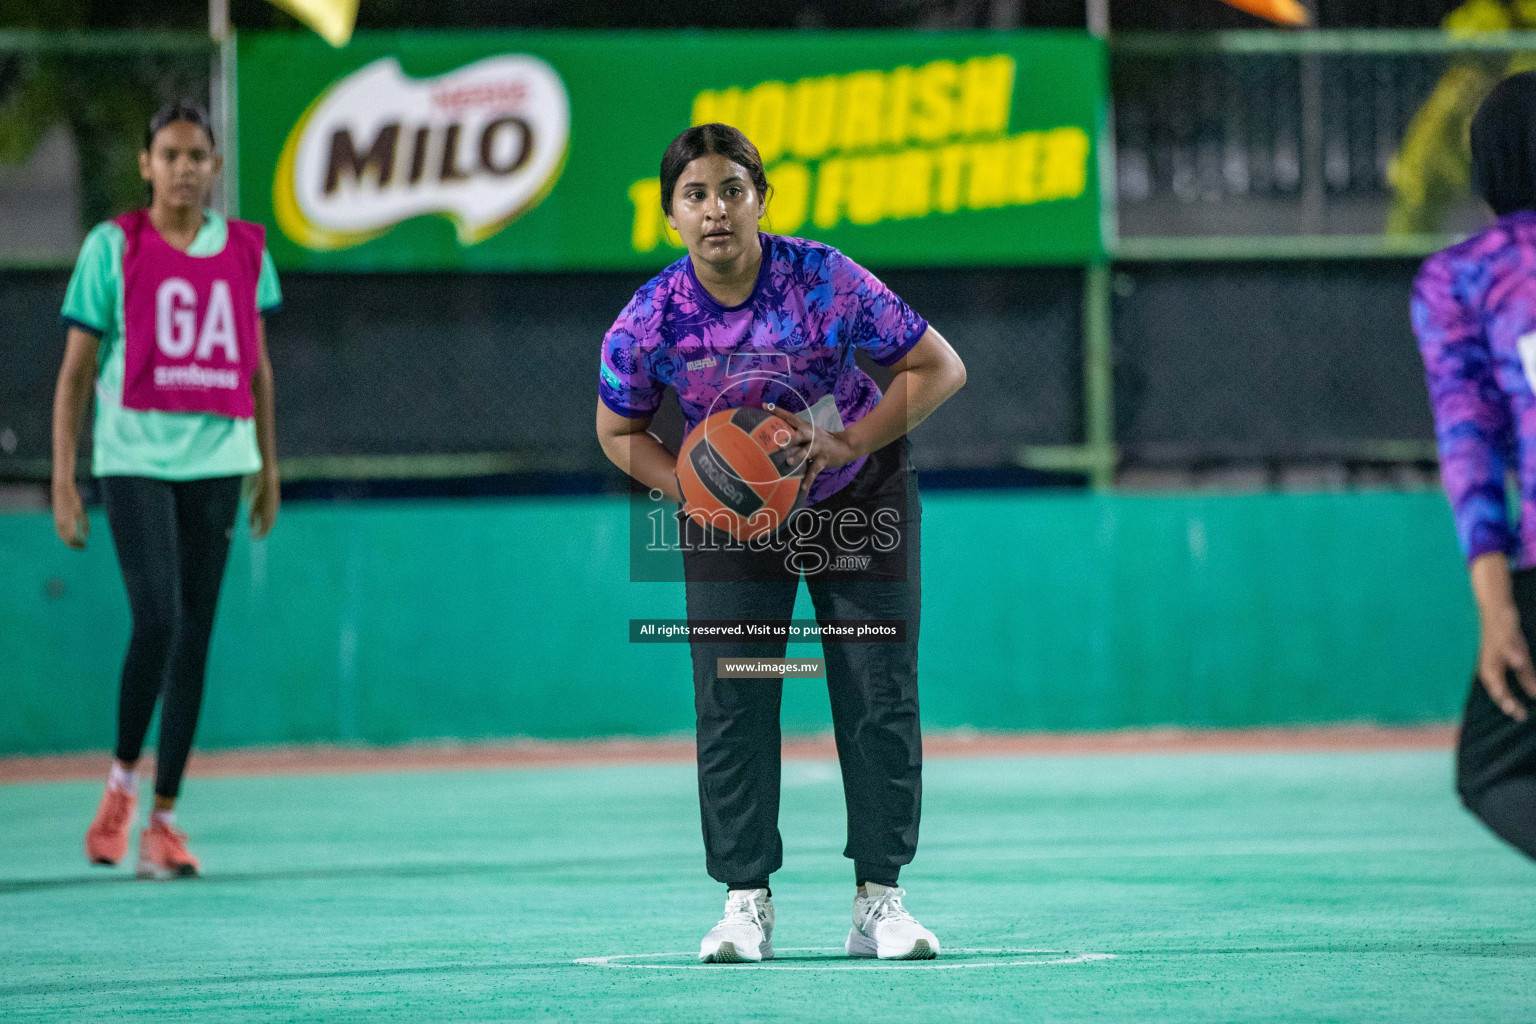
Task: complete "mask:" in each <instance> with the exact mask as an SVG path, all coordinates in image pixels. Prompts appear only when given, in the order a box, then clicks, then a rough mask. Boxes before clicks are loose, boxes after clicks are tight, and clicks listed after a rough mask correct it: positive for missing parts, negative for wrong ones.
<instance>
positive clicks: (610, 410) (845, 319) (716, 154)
mask: <svg viewBox="0 0 1536 1024" xmlns="http://www.w3.org/2000/svg"><path fill="white" fill-rule="evenodd" d="M768 195H769V185H768V180H767V177H766V175H765V173H764V171H763V164H762V159H761V158H760V157H759V155H758V152H757V149H756V147H754V146H753V145H752V143H751V142H750V141H749V140H748V139H747V138H746V136H744V135H742V133H741V132H739V131H737V130H736V129H734V128H731V127H728V126H726V125H722V124H706V125H700V126H696V127H694V128H690V129H688V130H687V131H685V132H683V133H682V134H681V135H679V136H678V137H677V138H676V139H674V140H673V141H672V143H671V145H669V146H668V147H667V150H666V153H665V154H664V155H663V157H662V160H661V202H662V207H663V209H664V211H665V212H666V214H667V218H668V222H669V223H670V224H671V225H672V227H673V228H674V229H675V230H676V231H677V232H678V234H679V236H680V237H681V238H682V240H683V243H684V245H686V246H687V249H688V254H687V255H686V256H685V257H683V258H682V259H680V260H678V261H677V262H676V263H673V264H672V265H671V266H669V267H667V268H666V269H665V270H663V271H662V272H661V273H660V274H658V275H657V276H656V277H655V278H653V279H652V280H651V281H650V282H649V283H647V284H646V285H645V286H644V287H643V288H641V289H640V290H639V291H638V292H636V293H635V296H634V298H633V299H632V300H631V301H630V303H629V305H628V306H626V307H625V309H624V311H623V312H622V313H621V314H620V315H619V318H618V320H617V321H616V322H615V323H614V325H613V327H612V329H610V330H609V332H608V335H607V337H606V338H605V339H604V342H603V351H602V361H601V375H600V381H599V387H598V395H599V401H598V404H597V433H598V439H599V441H600V442H601V443H602V446H603V450H604V451H605V452H606V453H607V455H608V457H609V458H610V459H611V460H612V461H613V462H614V463H615V464H616V465H617V466H618V467H619V468H620V469H622V470H624V471H625V472H626V473H628V474H629V475H630V476H632V477H634V478H635V479H636V480H638V481H639V482H640V483H642V484H644V485H645V486H647V487H650V488H653V489H655V490H659V491H661V492H663V493H665V494H667V495H669V496H671V497H672V498H673V499H675V500H678V501H682V500H683V497H682V494H681V493H680V488H679V484H678V482H677V477H676V465H677V463H676V458H675V457H674V456H673V455H672V454H671V453H670V452H669V451H668V450H667V449H666V448H665V447H663V446H662V445H661V443H660V442H659V441H657V440H656V439H655V438H654V437H653V436H651V435H650V434H649V433H647V427H648V426H649V425H650V422H651V417H652V415H653V414H654V413H655V412H656V410H657V408H658V407H659V406H660V404H661V398H662V393H663V390H664V389H665V388H667V387H671V388H673V389H674V390H675V392H676V393H677V396H678V399H679V401H680V403H681V405H682V408H683V412H684V415H685V418H686V420H687V423H688V426H689V428H690V429H691V428H692V427H693V426H694V425H696V424H697V423H699V422H700V421H702V420H703V419H705V417H706V416H707V415H709V414H710V413H711V412H716V411H719V410H720V409H729V408H737V407H756V408H762V409H766V410H768V411H770V412H772V413H773V414H774V415H777V416H779V417H780V418H781V419H782V420H783V421H784V424H785V428H786V429H785V431H784V434H785V437H786V438H787V439H788V445H787V449H786V450H787V451H788V452H789V453H790V454H791V455H792V456H793V457H794V458H795V459H796V460H798V461H799V462H800V463H801V464H803V466H804V479H803V483H802V485H801V491H800V494H801V501H802V503H803V504H804V505H806V506H808V507H806V508H804V509H801V510H800V511H798V512H796V513H794V516H800V517H807V516H811V517H815V516H820V519H816V518H812V519H809V520H802V521H803V522H810V523H811V524H812V525H813V526H815V525H816V524H818V523H820V524H822V526H820V527H818V529H819V530H820V532H821V537H820V543H821V545H822V548H823V550H825V549H826V545H828V544H833V543H834V542H835V535H836V533H837V531H835V530H832V529H829V528H826V524H827V523H828V521H829V520H831V521H837V522H840V521H843V520H841V519H839V518H838V517H839V515H840V514H844V513H846V514H847V516H849V517H852V518H858V519H860V520H861V521H864V522H868V521H869V519H870V518H871V517H872V515H873V513H874V512H876V511H878V510H881V509H884V510H887V512H886V515H887V517H888V520H889V521H891V522H894V523H895V524H896V526H895V534H896V539H897V543H896V544H895V545H869V546H864V545H862V544H860V545H858V546H859V547H860V548H861V549H862V550H863V551H864V552H865V553H866V554H869V555H870V557H869V558H868V559H862V560H860V561H859V562H858V563H857V564H858V565H860V567H859V568H856V569H851V570H844V571H822V572H814V573H813V572H812V571H811V570H809V569H806V568H805V562H804V560H800V561H797V560H794V559H791V558H788V557H786V554H785V552H784V551H783V550H782V548H781V547H779V546H776V545H774V544H762V545H760V544H755V543H754V544H752V545H745V546H744V545H730V544H723V545H722V544H717V543H713V542H712V541H714V540H717V539H718V538H712V537H710V536H709V534H710V533H711V531H710V530H709V529H708V528H706V527H702V526H700V525H698V524H697V523H695V522H694V521H693V520H692V519H691V518H688V517H686V516H684V517H681V518H680V522H681V524H682V530H683V544H682V546H683V564H684V576H685V580H686V590H687V605H688V618H689V620H690V621H702V620H736V621H740V620H773V621H783V620H787V619H789V618H790V617H791V615H792V614H793V609H794V603H795V594H796V591H797V589H798V587H799V582H800V578H801V575H802V571H803V573H804V575H805V578H806V582H807V584H808V586H809V588H810V592H811V597H812V600H813V603H814V605H815V608H816V616H817V619H818V620H820V621H822V622H827V621H829V620H873V619H879V620H897V621H901V622H903V623H904V625H905V636H904V637H903V638H902V640H901V642H898V643H846V642H832V641H824V642H823V650H824V653H825V656H826V669H827V687H828V691H829V693H830V696H831V701H832V720H833V729H834V733H835V736H836V741H837V751H838V759H839V761H840V762H841V766H842V775H843V786H844V791H845V797H846V800H847V807H848V842H847V846H846V848H845V850H844V854H845V855H846V856H847V857H849V858H851V859H852V860H853V862H854V873H855V883H856V884H857V886H858V891H857V895H856V897H855V899H854V906H853V927H852V929H851V930H850V931H849V933H848V939H847V942H846V948H847V950H848V952H849V954H850V955H854V956H879V957H882V958H910V959H926V958H930V957H933V956H936V955H937V954H938V952H939V942H938V939H937V938H936V937H935V936H934V935H933V933H932V932H930V931H929V930H928V929H926V928H924V927H922V925H920V924H919V923H918V922H917V921H916V920H915V919H914V918H913V917H912V915H911V914H910V913H908V912H907V910H906V909H905V908H904V907H903V906H902V897H903V895H904V892H903V890H902V889H899V888H897V874H898V872H899V871H900V869H901V866H902V865H904V864H907V863H909V862H910V861H911V860H912V856H913V853H914V851H915V849H916V846H917V834H918V816H919V809H920V806H921V795H922V785H921V780H922V742H921V736H920V729H919V722H918V695H917V634H918V618H919V614H918V613H919V604H920V600H919V598H920V574H919V554H918V553H919V536H918V535H919V524H920V508H919V504H918V495H917V483H916V472H915V471H914V470H913V469H912V467H911V465H910V463H909V461H908V442H907V437H906V434H907V432H908V431H909V430H911V429H912V428H913V427H914V426H916V425H917V424H919V423H921V422H922V421H923V420H924V419H925V418H927V416H928V415H929V414H930V413H932V412H933V411H934V410H935V409H937V408H938V407H939V406H940V405H941V404H943V403H944V401H945V400H946V399H948V398H949V396H951V395H952V394H954V393H955V391H957V390H958V389H959V388H960V386H961V385H962V384H964V382H965V367H964V365H963V364H962V363H961V361H960V358H959V356H957V355H956V354H955V351H954V350H953V349H952V348H951V347H950V346H949V344H948V343H947V342H946V341H945V340H944V338H943V337H941V336H940V335H939V333H938V332H937V331H935V330H934V329H933V328H932V327H930V326H929V325H928V323H927V322H926V321H925V320H923V318H922V317H920V316H918V315H917V314H916V313H914V312H913V311H912V310H911V309H909V308H908V307H907V305H906V304H905V303H904V302H902V301H901V299H900V298H898V297H897V296H896V295H894V294H893V293H892V292H890V291H889V290H888V289H887V288H886V287H885V286H884V285H883V284H882V283H881V282H880V281H879V280H878V279H876V278H875V277H874V275H872V274H870V273H869V272H868V271H866V270H864V269H863V268H862V267H860V266H859V265H858V264H856V263H854V262H853V261H852V260H850V259H848V258H847V257H846V256H844V255H843V254H842V253H840V252H838V251H837V250H836V249H833V248H830V247H829V246H825V245H821V244H819V243H816V242H811V241H806V240H803V239H798V238H786V237H779V236H774V235H768V234H763V233H760V232H759V230H758V224H759V221H760V220H761V219H762V218H763V216H764V214H765V212H766V204H767V200H768ZM859 349H862V350H863V351H864V352H866V353H867V354H868V355H869V356H870V357H871V358H873V359H874V360H875V362H877V363H880V364H882V365H885V366H889V367H890V368H891V369H892V370H893V371H894V373H895V376H894V378H893V380H892V383H891V385H890V388H889V390H888V391H887V392H886V393H884V394H883V395H882V393H881V391H880V389H879V387H878V386H877V385H876V384H875V382H874V381H873V380H871V379H870V378H869V376H868V375H867V374H865V373H864V372H863V371H862V370H860V369H859V368H858V367H857V365H856V364H855V362H854V353H855V351H856V350H859ZM794 516H792V517H791V519H790V520H789V521H788V522H786V524H785V525H784V526H783V527H782V528H781V531H780V535H782V534H783V533H784V532H786V531H789V530H790V528H791V527H792V526H794V525H796V523H795V520H794ZM794 532H795V534H796V535H797V536H805V535H807V534H808V531H794ZM846 541H847V538H846V536H844V537H843V538H842V540H841V541H838V542H846ZM691 648H692V656H693V677H694V702H695V710H696V715H697V729H698V778H699V802H700V810H701V813H702V818H703V830H704V845H705V852H706V865H707V868H708V870H709V874H710V875H711V877H713V878H714V879H716V880H717V881H719V882H723V883H724V884H725V885H726V888H727V897H726V904H725V916H724V918H723V919H722V920H721V921H720V923H719V924H718V925H716V926H715V928H713V929H712V930H711V931H710V932H709V934H708V935H706V936H705V938H704V941H703V943H702V945H701V947H700V953H699V957H700V959H701V960H704V961H708V962H735V961H741V960H761V959H764V958H767V957H771V956H772V955H773V950H772V942H771V940H772V932H773V904H772V902H771V895H772V894H771V891H770V890H769V888H768V882H769V876H770V875H771V874H772V873H773V872H774V871H775V870H777V869H778V868H779V866H780V864H781V861H782V855H783V848H782V842H781V839H780V835H779V830H778V809H779V756H780V733H779V702H780V696H781V692H782V684H781V682H780V681H779V680H777V679H723V678H718V677H717V673H716V664H717V663H716V659H717V658H727V657H769V658H772V657H782V656H783V654H784V650H785V643H784V641H783V640H782V639H780V640H777V641H746V642H740V641H734V642H715V641H705V640H700V639H695V640H692V641H691Z"/></svg>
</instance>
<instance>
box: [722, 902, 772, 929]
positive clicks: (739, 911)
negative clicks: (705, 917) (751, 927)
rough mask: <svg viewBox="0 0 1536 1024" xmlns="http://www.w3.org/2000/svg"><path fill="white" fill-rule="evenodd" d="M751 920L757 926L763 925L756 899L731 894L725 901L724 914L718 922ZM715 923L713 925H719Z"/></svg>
mask: <svg viewBox="0 0 1536 1024" xmlns="http://www.w3.org/2000/svg"><path fill="white" fill-rule="evenodd" d="M743 920H745V921H751V922H752V923H753V924H755V925H757V926H758V927H759V928H761V927H762V926H763V920H762V916H761V915H760V914H759V913H758V911H757V901H756V900H754V899H752V898H751V897H750V896H732V897H730V898H729V899H727V900H726V901H725V916H724V917H722V918H721V919H720V924H725V923H726V922H728V921H743ZM719 926H720V925H718V924H717V925H716V926H715V927H717V928H718V927H719Z"/></svg>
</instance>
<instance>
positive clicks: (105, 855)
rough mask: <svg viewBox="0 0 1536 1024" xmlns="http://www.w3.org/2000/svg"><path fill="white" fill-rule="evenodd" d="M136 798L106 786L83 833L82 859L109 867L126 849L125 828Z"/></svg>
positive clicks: (126, 830) (120, 858)
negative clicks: (83, 849) (94, 813)
mask: <svg viewBox="0 0 1536 1024" xmlns="http://www.w3.org/2000/svg"><path fill="white" fill-rule="evenodd" d="M137 803H138V797H137V796H135V795H134V794H133V793H129V792H127V791H126V790H122V789H117V788H115V787H113V786H108V787H107V791H106V792H105V793H103V794H101V803H99V804H97V805H96V819H95V820H94V821H92V822H91V827H90V828H89V829H87V830H86V832H85V858H86V860H88V861H90V862H91V863H92V864H105V865H107V866H109V867H110V866H111V865H113V864H116V863H117V862H118V861H120V860H122V859H123V855H124V854H126V853H127V852H128V829H129V827H130V826H131V825H132V824H133V808H134V805H135V804H137Z"/></svg>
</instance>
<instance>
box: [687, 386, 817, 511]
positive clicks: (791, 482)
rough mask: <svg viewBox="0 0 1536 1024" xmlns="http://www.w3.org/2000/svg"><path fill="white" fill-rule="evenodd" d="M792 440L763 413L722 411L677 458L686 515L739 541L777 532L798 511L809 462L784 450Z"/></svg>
mask: <svg viewBox="0 0 1536 1024" xmlns="http://www.w3.org/2000/svg"><path fill="white" fill-rule="evenodd" d="M792 437H793V434H792V433H791V432H790V430H789V428H788V426H787V425H786V424H785V423H784V421H783V420H780V419H779V418H778V417H776V416H774V415H773V414H771V413H767V412H764V411H763V410H762V409H752V408H741V409H724V410H722V411H720V412H717V413H714V414H713V415H711V416H709V417H708V418H707V419H705V420H704V421H703V422H701V423H700V424H699V425H698V426H696V427H694V428H693V430H692V431H690V432H689V434H688V437H687V439H685V440H684V441H683V447H682V450H681V451H679V452H678V455H677V479H678V483H679V485H680V486H681V487H682V490H683V499H684V501H685V502H686V504H685V505H684V506H683V511H684V512H685V513H687V515H688V517H689V518H690V519H692V520H694V521H695V522H697V523H699V524H700V525H704V526H711V527H714V528H715V529H717V530H723V531H725V532H726V533H728V534H730V535H731V536H733V537H735V538H737V539H738V540H755V539H757V538H758V537H762V536H764V535H765V534H769V533H772V532H773V531H774V530H776V529H777V528H778V527H779V525H780V524H781V523H783V522H784V520H785V518H786V517H787V516H788V515H789V513H790V511H791V510H792V509H793V508H794V506H795V499H796V498H797V497H798V496H799V492H800V480H801V478H802V477H803V476H804V475H805V459H804V457H803V456H797V455H795V454H792V453H791V452H789V451H787V450H786V449H785V447H784V446H785V445H786V444H788V443H789V441H790V440H791V439H792Z"/></svg>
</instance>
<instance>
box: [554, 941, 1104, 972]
mask: <svg viewBox="0 0 1536 1024" xmlns="http://www.w3.org/2000/svg"><path fill="white" fill-rule="evenodd" d="M779 952H781V953H841V952H843V947H841V946H793V947H789V948H786V949H781V950H779ZM978 953H980V954H988V953H1002V954H1004V955H1006V956H1026V955H1029V954H1037V955H1040V954H1043V955H1044V956H1046V957H1047V958H1048V959H1030V960H991V961H984V962H982V963H975V964H951V963H944V962H943V958H944V956H946V955H951V956H954V955H960V954H978ZM698 955H699V954H698V952H697V951H695V950H684V951H683V952H681V953H615V954H613V955H612V956H584V957H582V958H581V959H579V960H573V961H571V962H572V963H577V964H586V965H588V966H590V967H632V968H639V969H641V970H652V971H729V970H757V971H956V970H961V969H963V968H967V967H1054V966H1058V965H1065V964H1086V963H1093V962H1094V961H1097V960H1113V959H1115V954H1113V953H1069V952H1068V951H1066V950H1064V949H950V950H946V951H944V952H942V953H940V954H939V958H938V959H936V960H855V961H853V962H852V963H836V964H777V963H773V962H771V961H770V962H768V963H758V964H754V963H744V964H698V963H694V964H636V963H623V962H622V961H626V960H655V959H657V958H659V957H664V956H690V957H697V956H698Z"/></svg>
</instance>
